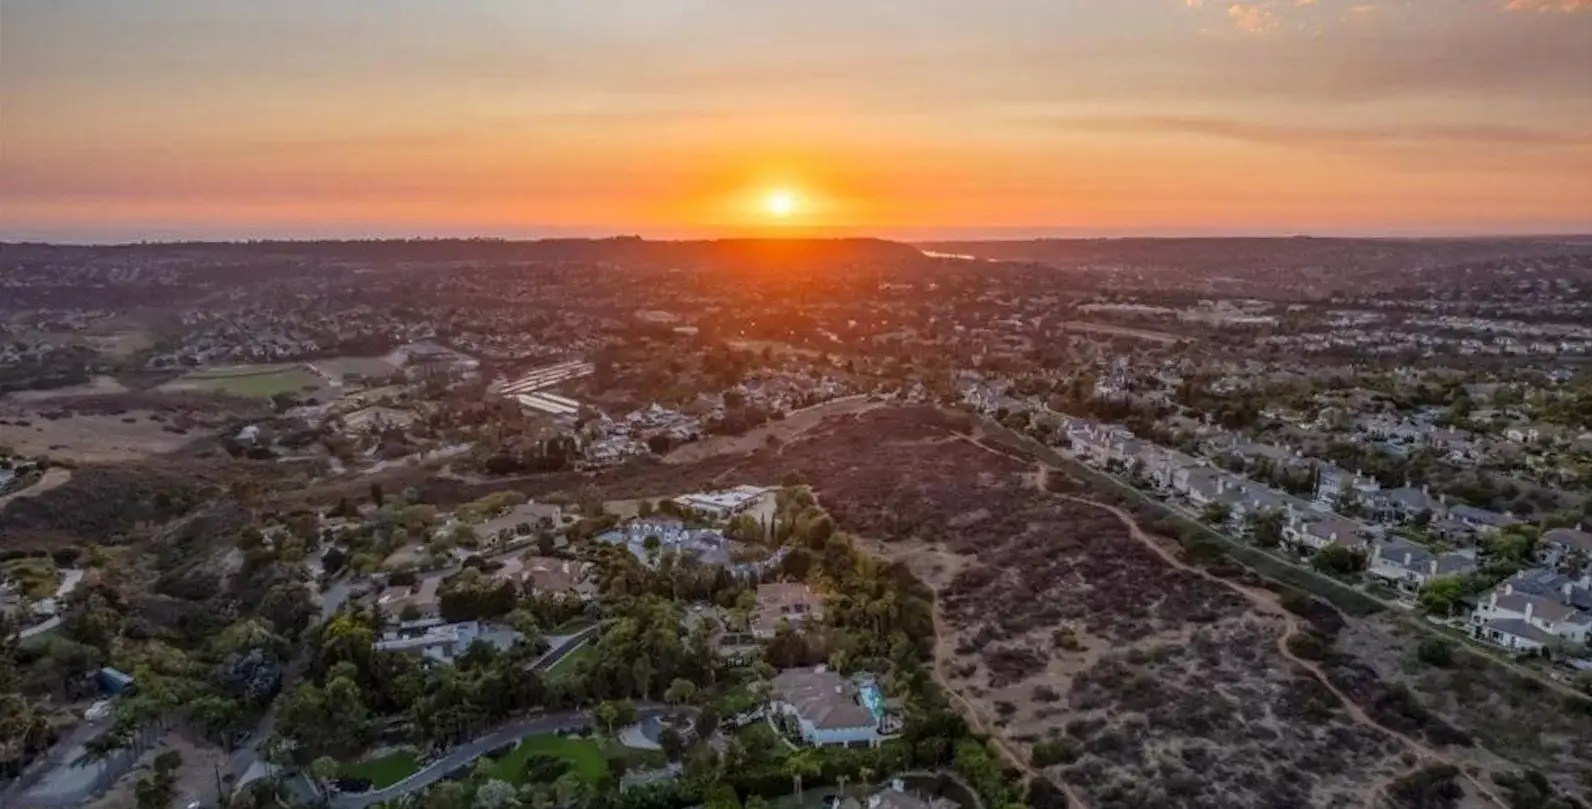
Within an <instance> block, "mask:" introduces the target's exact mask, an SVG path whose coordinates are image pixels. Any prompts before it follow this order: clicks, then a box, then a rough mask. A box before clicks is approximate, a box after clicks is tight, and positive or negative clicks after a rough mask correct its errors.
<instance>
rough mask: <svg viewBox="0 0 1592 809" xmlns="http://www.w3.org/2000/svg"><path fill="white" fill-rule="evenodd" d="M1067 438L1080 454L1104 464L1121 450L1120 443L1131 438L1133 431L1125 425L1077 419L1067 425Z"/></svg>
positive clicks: (1093, 461)
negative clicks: (1119, 425)
mask: <svg viewBox="0 0 1592 809" xmlns="http://www.w3.org/2000/svg"><path fill="white" fill-rule="evenodd" d="M1067 438H1068V439H1069V440H1071V441H1072V446H1073V449H1074V450H1075V451H1076V452H1077V453H1078V454H1079V455H1080V456H1082V457H1083V458H1085V459H1086V460H1088V461H1090V462H1091V463H1094V464H1096V465H1098V466H1104V465H1106V464H1107V463H1110V461H1111V460H1112V458H1113V457H1114V456H1116V455H1117V454H1118V453H1120V452H1121V451H1122V447H1121V443H1122V442H1123V441H1127V440H1130V439H1132V438H1133V433H1132V432H1129V431H1128V429H1127V428H1126V427H1118V426H1116V425H1114V424H1104V423H1101V422H1096V421H1086V420H1083V419H1077V420H1075V421H1073V422H1072V423H1071V424H1069V425H1067Z"/></svg>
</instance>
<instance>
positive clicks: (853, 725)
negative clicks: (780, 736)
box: [770, 666, 893, 747]
mask: <svg viewBox="0 0 1592 809" xmlns="http://www.w3.org/2000/svg"><path fill="white" fill-rule="evenodd" d="M770 707H771V708H772V709H773V710H774V711H775V712H777V713H779V714H783V715H785V716H787V717H789V718H790V719H791V720H792V721H794V722H795V724H796V727H797V730H798V733H799V734H800V735H801V738H802V740H803V741H805V742H806V743H808V744H810V745H813V746H815V747H841V746H845V747H861V746H867V747H876V746H878V744H879V743H880V742H881V741H883V740H884V739H886V738H888V737H889V735H890V733H891V732H893V728H892V727H891V724H890V719H889V717H888V716H887V714H886V712H885V708H884V698H883V695H882V694H880V693H879V687H878V686H877V685H875V684H873V683H871V682H863V683H861V684H859V683H857V682H854V681H852V680H849V679H847V678H845V677H842V676H841V675H840V674H838V673H836V672H833V671H830V670H829V669H828V667H826V666H819V667H817V668H812V669H786V670H785V671H782V672H780V673H779V674H778V675H776V676H775V677H774V682H773V693H772V695H771V698H770Z"/></svg>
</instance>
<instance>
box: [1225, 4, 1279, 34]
mask: <svg viewBox="0 0 1592 809" xmlns="http://www.w3.org/2000/svg"><path fill="white" fill-rule="evenodd" d="M1227 17H1228V19H1230V20H1232V21H1233V24H1234V25H1236V26H1238V28H1239V30H1241V31H1246V32H1248V33H1251V34H1264V33H1266V32H1268V31H1273V30H1276V28H1277V12H1276V11H1275V10H1273V9H1272V4H1271V3H1234V4H1232V5H1231V6H1228V8H1227Z"/></svg>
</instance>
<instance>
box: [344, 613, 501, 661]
mask: <svg viewBox="0 0 1592 809" xmlns="http://www.w3.org/2000/svg"><path fill="white" fill-rule="evenodd" d="M521 637H522V636H521V635H520V633H518V632H516V631H514V630H512V629H509V628H507V627H501V626H493V625H491V624H486V623H482V622H480V621H462V622H460V623H457V624H446V623H443V622H442V620H441V619H434V620H431V621H412V622H410V623H409V624H406V625H405V628H402V629H399V630H397V631H392V632H387V633H386V634H384V635H383V636H382V638H381V640H378V641H376V643H375V644H374V648H375V649H376V650H377V651H379V652H408V653H411V654H418V655H420V656H421V657H423V658H425V659H427V660H432V661H435V662H438V663H452V662H453V659H454V658H455V657H458V656H459V655H461V654H463V653H464V650H466V649H468V648H470V645H471V644H473V643H475V642H476V641H481V642H483V643H488V644H491V645H492V646H495V647H497V648H498V649H499V650H505V649H509V648H512V647H513V646H514V644H515V643H518V642H519V641H520V639H521Z"/></svg>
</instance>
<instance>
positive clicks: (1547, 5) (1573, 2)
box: [1504, 0, 1592, 14]
mask: <svg viewBox="0 0 1592 809" xmlns="http://www.w3.org/2000/svg"><path fill="white" fill-rule="evenodd" d="M1504 8H1505V9H1508V10H1509V11H1536V12H1539V13H1548V12H1554V11H1558V12H1563V13H1565V14H1569V13H1572V12H1576V11H1592V0H1509V4H1508V5H1506V6H1504Z"/></svg>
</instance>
